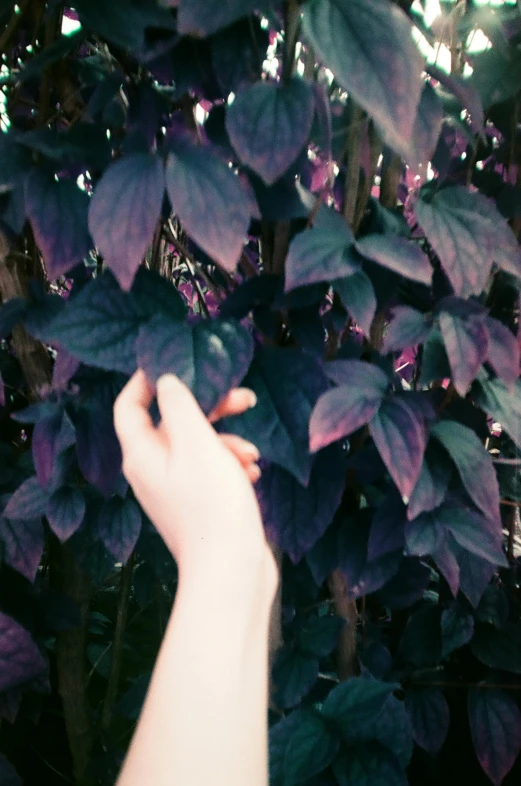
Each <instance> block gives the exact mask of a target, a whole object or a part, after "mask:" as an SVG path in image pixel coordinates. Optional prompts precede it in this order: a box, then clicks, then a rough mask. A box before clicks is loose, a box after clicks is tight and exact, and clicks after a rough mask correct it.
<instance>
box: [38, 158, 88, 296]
mask: <svg viewBox="0 0 521 786" xmlns="http://www.w3.org/2000/svg"><path fill="white" fill-rule="evenodd" d="M25 205H26V210H27V215H28V217H29V221H30V222H31V227H32V230H33V233H34V237H35V239H36V242H37V243H38V246H39V247H40V249H41V251H42V255H43V261H44V263H45V267H46V268H47V274H48V276H49V278H50V279H51V281H54V280H55V279H57V278H59V277H60V276H63V275H65V273H67V271H69V270H70V269H71V268H73V267H74V266H75V265H77V264H78V263H79V262H82V261H83V259H85V257H86V256H87V255H88V253H89V251H90V249H91V248H92V240H91V238H90V234H89V226H88V211H89V196H88V194H87V193H86V192H85V191H82V190H81V189H80V188H79V187H78V186H77V185H76V183H75V182H73V181H72V180H58V181H57V180H55V179H54V178H53V177H49V176H47V175H45V174H44V173H43V172H42V171H40V170H39V169H38V170H34V171H33V172H32V173H31V174H30V175H29V176H28V178H27V180H26V182H25Z"/></svg>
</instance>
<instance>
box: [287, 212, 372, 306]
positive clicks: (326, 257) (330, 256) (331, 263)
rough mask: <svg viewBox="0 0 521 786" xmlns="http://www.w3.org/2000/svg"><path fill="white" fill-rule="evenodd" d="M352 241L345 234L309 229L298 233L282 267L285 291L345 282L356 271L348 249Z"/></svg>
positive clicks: (357, 263)
mask: <svg viewBox="0 0 521 786" xmlns="http://www.w3.org/2000/svg"><path fill="white" fill-rule="evenodd" d="M353 241H354V237H353V236H352V235H351V233H350V232H349V229H348V227H347V224H346V228H345V230H341V231H337V232H334V231H332V230H331V229H311V230H308V231H305V232H299V234H298V235H296V236H295V237H294V238H293V240H292V241H291V243H290V246H289V251H288V255H287V257H286V266H285V288H284V289H285V291H286V292H291V290H293V289H296V288H297V287H303V286H306V285H307V284H315V283H317V282H319V281H331V280H333V279H337V278H346V277H347V276H350V275H351V274H352V273H356V272H357V271H358V270H360V264H359V262H358V261H357V260H356V259H354V260H353V258H352V255H351V254H350V247H351V245H352V243H353Z"/></svg>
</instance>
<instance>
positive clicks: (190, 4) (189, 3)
mask: <svg viewBox="0 0 521 786" xmlns="http://www.w3.org/2000/svg"><path fill="white" fill-rule="evenodd" d="M163 5H167V6H174V7H175V6H180V7H179V11H178V12H177V29H178V31H179V32H180V33H181V34H182V35H195V36H201V37H204V36H209V35H211V34H212V33H215V32H216V30H220V29H221V27H227V26H228V25H229V24H231V23H232V22H235V20H236V19H240V18H241V17H243V16H248V15H249V14H251V13H252V12H253V11H256V10H259V9H262V8H264V7H266V6H267V3H266V2H265V0H219V2H205V3H200V2H199V1H198V0H166V2H163Z"/></svg>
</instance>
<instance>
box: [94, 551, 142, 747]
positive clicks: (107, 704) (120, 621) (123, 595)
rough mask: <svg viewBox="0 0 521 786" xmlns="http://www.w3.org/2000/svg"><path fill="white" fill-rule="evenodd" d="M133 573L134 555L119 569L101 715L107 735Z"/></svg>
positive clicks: (118, 675) (117, 678)
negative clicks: (113, 626)
mask: <svg viewBox="0 0 521 786" xmlns="http://www.w3.org/2000/svg"><path fill="white" fill-rule="evenodd" d="M133 572H134V553H132V555H131V556H130V558H129V560H128V562H127V564H126V565H124V566H123V568H122V569H121V575H120V583H119V599H118V610H117V617H116V630H115V631H114V641H113V643H112V659H111V662H110V674H109V680H108V684H107V692H106V694H105V701H104V703H103V712H102V715H101V731H102V732H103V734H108V733H109V731H110V726H111V722H112V711H113V709H114V704H115V703H116V698H117V695H118V689H119V681H120V676H121V661H122V657H123V646H124V643H125V627H126V624H127V614H128V603H129V599H130V591H131V589H132V576H133Z"/></svg>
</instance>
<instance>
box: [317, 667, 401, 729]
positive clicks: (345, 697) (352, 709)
mask: <svg viewBox="0 0 521 786" xmlns="http://www.w3.org/2000/svg"><path fill="white" fill-rule="evenodd" d="M397 687H398V686H397V685H395V684H393V683H390V682H380V681H379V680H375V679H372V678H371V679H368V678H365V677H351V678H350V679H348V680H346V681H345V682H341V683H340V685H337V686H336V688H333V690H331V691H330V693H329V694H328V697H327V699H326V700H325V702H324V704H323V705H322V715H323V716H324V718H327V719H328V720H332V721H335V723H336V724H337V725H338V728H339V729H340V730H341V731H342V732H343V733H344V734H347V735H349V734H351V733H353V731H354V730H355V729H357V728H358V727H363V726H364V725H365V724H367V723H369V722H370V721H372V720H373V718H376V717H377V716H378V715H379V713H380V712H381V710H382V707H383V705H384V704H385V702H386V700H387V698H388V697H389V695H390V694H391V693H392V691H393V690H396V688H397Z"/></svg>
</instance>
